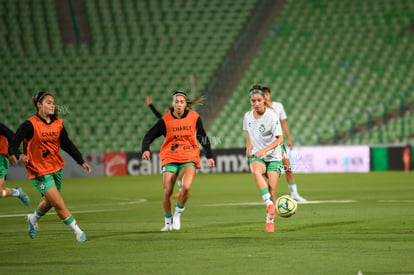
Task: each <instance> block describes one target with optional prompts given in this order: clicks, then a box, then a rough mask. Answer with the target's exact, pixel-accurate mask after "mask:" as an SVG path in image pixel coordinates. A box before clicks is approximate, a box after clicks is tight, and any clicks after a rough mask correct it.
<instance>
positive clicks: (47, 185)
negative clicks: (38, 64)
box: [10, 91, 92, 242]
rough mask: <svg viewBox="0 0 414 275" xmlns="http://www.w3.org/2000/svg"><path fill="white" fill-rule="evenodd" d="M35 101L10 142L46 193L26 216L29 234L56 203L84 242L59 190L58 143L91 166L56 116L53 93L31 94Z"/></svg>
mask: <svg viewBox="0 0 414 275" xmlns="http://www.w3.org/2000/svg"><path fill="white" fill-rule="evenodd" d="M32 102H33V104H34V106H35V108H36V111H37V113H36V115H34V116H32V117H31V118H29V119H28V120H26V121H25V122H23V123H22V124H21V125H20V127H19V129H18V130H17V132H16V135H15V136H14V137H13V139H12V142H11V145H10V148H11V150H12V152H13V154H14V155H15V156H16V157H18V158H19V160H20V161H21V162H23V163H24V164H25V166H26V170H27V174H28V175H29V179H30V180H31V181H32V183H33V185H34V186H35V187H36V189H37V190H38V191H39V192H40V193H41V194H42V196H44V199H43V200H42V201H41V202H40V203H39V205H38V207H37V208H36V210H35V211H34V213H33V214H29V215H27V217H26V219H27V223H28V226H29V236H30V237H31V238H32V239H33V238H35V237H36V232H37V229H38V220H39V219H40V218H41V217H43V216H44V215H45V214H46V213H47V212H48V211H49V210H50V209H51V208H52V207H53V208H54V209H55V211H56V214H57V215H58V216H59V218H60V219H61V220H62V222H63V223H64V224H66V225H67V226H68V227H69V228H71V229H72V230H73V231H74V233H75V235H76V240H77V241H78V242H84V241H86V236H85V234H84V233H83V231H82V230H81V229H80V228H79V226H78V224H77V223H76V220H75V219H74V218H73V216H72V214H71V213H70V212H69V210H68V209H67V208H66V206H65V203H64V201H63V198H62V196H61V194H60V188H61V184H62V167H63V165H64V162H63V160H62V157H61V156H60V151H59V147H61V148H62V149H63V150H65V151H66V152H68V153H69V155H70V156H71V157H72V158H73V159H74V160H75V161H76V162H77V163H78V164H80V165H82V167H83V168H84V169H85V170H86V171H87V172H88V173H90V172H91V171H92V169H91V167H90V166H89V165H88V164H87V163H86V162H84V161H83V158H82V154H81V153H80V152H79V150H78V149H77V148H76V146H75V145H74V144H73V143H72V141H71V140H70V139H69V137H68V134H67V132H66V130H65V128H64V127H63V120H62V119H61V118H59V117H57V108H55V101H54V98H53V96H52V95H51V94H50V93H47V92H44V91H42V92H39V93H37V94H36V95H34V96H33V97H32ZM22 141H23V154H20V153H19V151H18V149H17V148H18V147H19V146H20V143H21V142H22Z"/></svg>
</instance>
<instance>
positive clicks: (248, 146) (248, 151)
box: [246, 132, 253, 158]
mask: <svg viewBox="0 0 414 275" xmlns="http://www.w3.org/2000/svg"><path fill="white" fill-rule="evenodd" d="M252 149H253V145H252V140H251V139H250V135H249V132H247V135H246V157H247V158H249V157H250V155H251V153H252Z"/></svg>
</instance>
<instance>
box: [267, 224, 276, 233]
mask: <svg viewBox="0 0 414 275" xmlns="http://www.w3.org/2000/svg"><path fill="white" fill-rule="evenodd" d="M266 232H275V224H274V223H272V222H267V223H266Z"/></svg>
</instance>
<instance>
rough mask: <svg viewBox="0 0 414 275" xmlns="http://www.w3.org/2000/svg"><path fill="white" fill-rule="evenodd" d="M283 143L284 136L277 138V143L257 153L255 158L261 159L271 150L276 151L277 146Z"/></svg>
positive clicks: (274, 142)
mask: <svg viewBox="0 0 414 275" xmlns="http://www.w3.org/2000/svg"><path fill="white" fill-rule="evenodd" d="M282 143H283V135H279V136H276V139H275V141H273V142H272V143H271V144H270V145H268V146H266V147H265V148H263V149H261V150H259V151H257V152H256V154H254V155H255V157H258V158H261V157H263V156H264V155H265V154H266V153H267V152H269V151H270V150H273V149H275V148H276V147H277V146H279V145H281V144H282Z"/></svg>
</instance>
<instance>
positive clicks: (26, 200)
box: [16, 187, 30, 205]
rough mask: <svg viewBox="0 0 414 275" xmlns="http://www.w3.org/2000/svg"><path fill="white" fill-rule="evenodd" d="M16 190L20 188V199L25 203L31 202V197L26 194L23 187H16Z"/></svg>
mask: <svg viewBox="0 0 414 275" xmlns="http://www.w3.org/2000/svg"><path fill="white" fill-rule="evenodd" d="M16 190H19V199H20V200H21V201H22V202H23V203H24V204H25V205H29V204H30V198H29V196H28V195H26V193H25V192H23V189H22V188H21V187H16Z"/></svg>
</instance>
